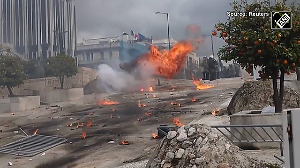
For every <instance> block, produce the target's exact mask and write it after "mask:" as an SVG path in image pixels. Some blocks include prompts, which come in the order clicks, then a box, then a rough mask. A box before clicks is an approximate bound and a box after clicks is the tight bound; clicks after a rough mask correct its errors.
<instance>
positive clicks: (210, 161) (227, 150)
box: [146, 124, 260, 168]
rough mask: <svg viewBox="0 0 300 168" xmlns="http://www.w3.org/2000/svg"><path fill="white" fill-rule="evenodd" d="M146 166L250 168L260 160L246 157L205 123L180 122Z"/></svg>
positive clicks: (149, 167)
mask: <svg viewBox="0 0 300 168" xmlns="http://www.w3.org/2000/svg"><path fill="white" fill-rule="evenodd" d="M187 132H188V133H187ZM174 135H175V136H174ZM146 167H147V168H157V167H162V168H165V167H168V168H199V167H205V168H207V167H212V168H215V167H228V168H229V167H233V168H235V167H236V168H241V167H244V168H250V167H260V163H259V162H258V161H255V160H254V159H251V158H250V157H248V156H247V155H246V154H245V153H244V152H243V151H242V150H241V149H239V148H238V147H237V146H235V145H233V144H232V143H231V142H230V141H229V140H228V139H226V138H225V137H224V136H223V135H221V134H219V133H218V132H216V130H213V129H211V128H210V127H208V126H205V125H196V124H193V125H187V126H182V127H180V128H179V129H177V131H170V132H169V133H168V135H167V136H166V137H165V138H164V139H163V140H162V142H161V144H160V145H159V146H158V148H157V149H156V151H155V153H153V155H152V157H151V158H150V160H149V161H148V163H147V166H146Z"/></svg>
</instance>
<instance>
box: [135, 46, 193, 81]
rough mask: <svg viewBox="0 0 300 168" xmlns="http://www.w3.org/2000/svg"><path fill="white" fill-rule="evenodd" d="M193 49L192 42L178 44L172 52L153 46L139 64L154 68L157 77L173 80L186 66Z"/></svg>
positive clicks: (140, 59)
mask: <svg viewBox="0 0 300 168" xmlns="http://www.w3.org/2000/svg"><path fill="white" fill-rule="evenodd" d="M193 49H194V47H193V45H192V43H191V42H179V43H176V44H175V45H174V46H173V48H172V49H171V50H170V51H169V50H163V51H159V50H158V49H157V48H156V47H155V46H151V51H150V52H149V53H147V54H146V55H143V56H142V57H141V58H139V60H138V62H139V65H140V66H151V67H153V68H154V73H155V74H156V75H160V76H163V77H166V78H172V77H174V76H175V75H176V74H177V73H178V72H179V71H180V70H181V68H182V67H183V66H184V63H185V60H186V58H187V56H188V54H189V53H190V52H191V51H193Z"/></svg>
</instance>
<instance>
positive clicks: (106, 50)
mask: <svg viewBox="0 0 300 168" xmlns="http://www.w3.org/2000/svg"><path fill="white" fill-rule="evenodd" d="M119 52H120V40H119V39H118V37H114V38H100V39H89V40H85V41H84V42H82V43H79V44H77V51H76V58H77V63H78V65H79V66H81V67H89V68H93V69H97V68H98V65H100V64H108V65H110V64H112V63H114V62H119V60H120V54H119Z"/></svg>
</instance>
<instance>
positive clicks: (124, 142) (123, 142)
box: [120, 141, 129, 145]
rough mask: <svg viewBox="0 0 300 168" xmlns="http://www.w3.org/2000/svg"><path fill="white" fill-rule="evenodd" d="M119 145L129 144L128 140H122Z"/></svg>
mask: <svg viewBox="0 0 300 168" xmlns="http://www.w3.org/2000/svg"><path fill="white" fill-rule="evenodd" d="M120 145H129V142H128V141H122V142H121V143H120Z"/></svg>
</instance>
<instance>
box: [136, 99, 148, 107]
mask: <svg viewBox="0 0 300 168" xmlns="http://www.w3.org/2000/svg"><path fill="white" fill-rule="evenodd" d="M138 106H139V107H146V106H147V105H146V104H141V101H140V100H139V101H138Z"/></svg>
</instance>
